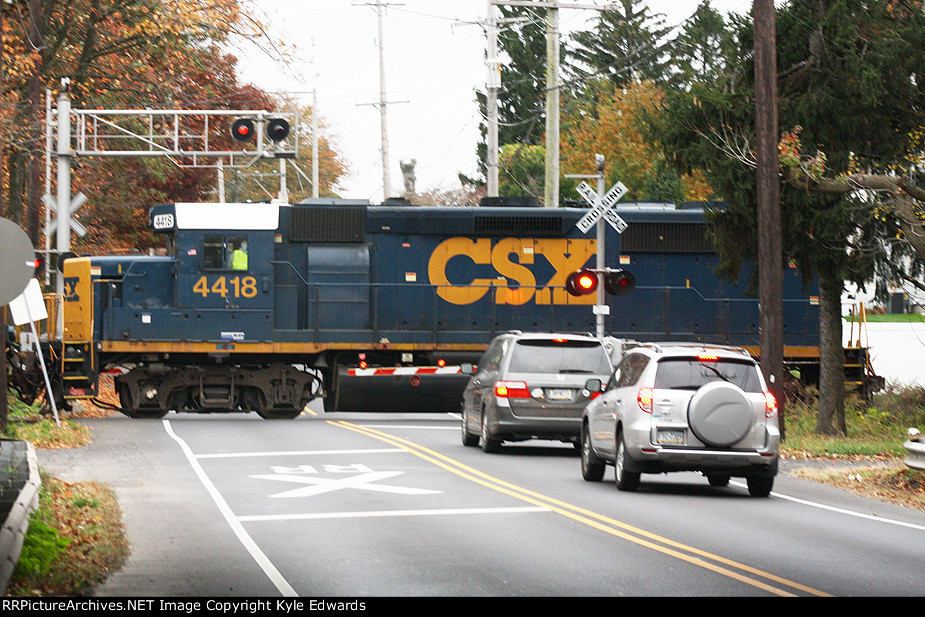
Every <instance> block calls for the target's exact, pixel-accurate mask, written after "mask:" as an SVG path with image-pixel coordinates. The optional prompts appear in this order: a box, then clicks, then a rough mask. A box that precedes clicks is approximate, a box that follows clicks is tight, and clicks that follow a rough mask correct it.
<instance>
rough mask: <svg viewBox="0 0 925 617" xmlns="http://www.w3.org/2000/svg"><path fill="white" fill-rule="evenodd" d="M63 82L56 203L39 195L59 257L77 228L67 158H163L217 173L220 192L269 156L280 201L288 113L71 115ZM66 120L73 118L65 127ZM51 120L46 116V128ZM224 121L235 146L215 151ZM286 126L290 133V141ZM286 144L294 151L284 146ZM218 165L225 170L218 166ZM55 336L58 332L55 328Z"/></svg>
mask: <svg viewBox="0 0 925 617" xmlns="http://www.w3.org/2000/svg"><path fill="white" fill-rule="evenodd" d="M68 81H69V80H68V79H67V78H65V79H62V80H61V93H60V94H59V96H58V109H57V113H56V114H55V121H56V124H57V144H56V147H55V152H54V156H55V157H56V159H57V196H58V197H57V199H56V200H53V199H51V196H50V194H48V195H46V198H47V199H46V204H52V203H53V204H55V206H56V210H57V212H56V218H55V221H54V223H53V224H50V225H49V226H48V227H49V228H50V227H52V226H54V227H55V229H56V232H55V237H56V248H55V252H56V253H57V254H58V255H59V256H60V255H63V254H64V253H66V252H68V251H69V250H70V247H71V232H72V231H73V230H75V229H77V230H78V231H79V230H80V229H81V228H80V226H79V225H76V221H72V220H71V214H72V213H73V211H74V210H76V209H77V207H79V204H78V203H76V201H73V200H72V197H71V159H72V158H75V157H99V158H129V157H131V158H134V157H166V158H168V159H170V160H171V161H173V163H174V164H175V165H176V166H177V167H180V168H184V167H209V168H215V167H218V174H219V193H220V194H221V193H223V184H222V176H223V170H224V168H225V167H230V168H247V167H250V166H251V165H253V164H254V163H256V162H257V161H259V160H262V159H272V158H276V159H280V180H281V183H280V192H279V198H280V199H286V198H288V192H287V189H286V178H285V171H286V167H285V159H287V158H295V157H297V156H298V146H299V134H298V130H299V124H300V123H299V122H297V121H294V120H293V117H294V116H296V114H293V113H271V112H267V111H264V110H246V109H212V110H163V109H129V110H113V109H72V108H71V101H70V98H69V97H68V93H67V86H68ZM72 116H74V118H75V120H76V125H75V126H73V127H72V126H71V117H72ZM51 117H52V116H51V114H48V121H49V122H51ZM229 118H230V119H234V118H237V120H236V121H235V122H234V125H238V126H239V132H238V133H237V134H234V133H232V134H231V135H230V137H231V138H233V139H234V141H235V142H238V144H239V145H238V146H235V147H230V148H229V147H227V146H226V147H224V148H222V147H216V145H215V139H214V135H215V131H214V128H215V122H216V121H217V122H219V123H221V122H223V121H228V119H229ZM210 122H211V125H210ZM186 123H189V124H188V125H187V124H186ZM264 125H266V126H264ZM138 126H146V127H147V130H146V131H145V130H140V131H139V130H138ZM210 126H211V128H212V130H211V131H210ZM290 126H291V127H293V128H294V131H293V135H292V137H290ZM210 138H211V139H212V141H211V142H210ZM287 138H288V139H287ZM267 142H270V143H267ZM290 143H292V144H293V145H294V147H289V144H290ZM46 147H47V148H48V152H47V156H48V157H49V158H51V156H52V152H51V140H50V139H47V140H46ZM225 159H227V161H228V163H227V164H224V163H223V161H224V160H225ZM78 197H79V198H81V197H80V196H78ZM46 237H47V236H46ZM50 253H51V250H49V254H50ZM47 270H51V268H47ZM56 279H57V280H56V290H57V292H58V293H59V294H63V293H64V281H63V280H62V277H61V276H60V274H58V275H57V276H56ZM60 319H61V316H60V314H59V321H60ZM59 326H61V324H60V323H59ZM58 331H59V332H60V331H63V329H62V328H60V327H59V330H58Z"/></svg>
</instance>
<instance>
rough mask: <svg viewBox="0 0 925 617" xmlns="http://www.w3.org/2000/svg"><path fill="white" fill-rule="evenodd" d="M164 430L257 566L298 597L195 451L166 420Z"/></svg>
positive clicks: (281, 590)
mask: <svg viewBox="0 0 925 617" xmlns="http://www.w3.org/2000/svg"><path fill="white" fill-rule="evenodd" d="M163 422H164V429H165V430H166V431H167V434H168V435H170V437H171V438H172V439H173V440H174V441H176V442H177V443H178V444H180V448H181V449H182V450H183V453H184V454H185V455H186V458H187V460H188V461H189V464H190V466H191V467H192V468H193V471H195V472H196V475H197V476H198V477H199V481H200V482H202V485H203V486H204V487H205V488H206V491H208V493H209V495H211V496H212V500H213V501H214V502H215V505H217V506H218V509H219V511H220V512H221V513H222V516H224V517H225V520H226V521H228V525H229V526H230V527H231V530H232V531H233V532H234V534H235V535H236V536H237V537H238V540H240V541H241V544H242V545H244V548H245V550H247V552H248V553H250V555H251V557H253V558H254V561H256V562H257V565H258V566H260V568H261V569H262V570H263V571H264V572H265V573H266V575H267V577H269V579H270V581H271V582H272V583H273V584H274V585H275V586H276V588H277V589H278V590H279V592H280V593H281V594H283V595H284V596H288V597H297V596H298V595H299V594H297V593H296V591H295V589H293V588H292V586H291V585H290V584H289V583H288V582H287V581H286V579H285V578H283V575H282V574H280V572H279V570H277V569H276V566H274V565H273V564H272V563H271V562H270V560H269V559H268V558H267V556H266V555H264V554H263V551H261V550H260V548H259V547H258V546H257V543H256V542H254V540H253V538H251V537H250V534H248V533H247V531H245V530H244V527H243V526H242V525H241V523H240V522H238V520H237V519H236V518H235V516H234V514H233V513H232V511H231V508H230V507H228V504H227V503H226V502H225V500H224V499H223V498H222V496H221V494H220V493H219V492H218V489H216V488H215V485H214V484H212V482H211V481H210V480H209V478H208V476H206V473H205V471H204V470H203V469H202V466H201V465H200V464H199V461H197V460H196V457H195V456H194V455H193V451H192V450H191V449H190V447H189V446H188V445H187V444H186V442H185V441H183V440H182V439H181V438H180V437H179V436H178V435H177V434H176V433H174V432H173V428H172V427H171V426H170V421H169V420H164V421H163Z"/></svg>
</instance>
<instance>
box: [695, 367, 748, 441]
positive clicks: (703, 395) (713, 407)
mask: <svg viewBox="0 0 925 617" xmlns="http://www.w3.org/2000/svg"><path fill="white" fill-rule="evenodd" d="M753 415H754V412H753V411H752V406H751V403H749V401H748V398H747V397H746V396H745V393H744V392H743V391H742V390H741V389H740V388H739V387H738V386H736V385H734V384H731V383H727V382H725V381H714V382H711V383H708V384H706V385H704V386H702V387H701V388H700V389H699V390H697V392H696V393H695V394H694V396H693V397H692V398H691V402H690V405H689V406H688V409H687V423H688V425H689V426H690V427H691V431H693V433H694V435H696V436H697V439H699V440H700V441H702V442H703V443H705V444H707V445H710V446H718V447H726V446H731V445H732V444H734V443H736V442H737V441H739V440H741V439H742V438H743V437H745V435H747V434H748V431H749V429H750V428H751V426H752V420H753Z"/></svg>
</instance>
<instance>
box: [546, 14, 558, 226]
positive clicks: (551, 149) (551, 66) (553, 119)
mask: <svg viewBox="0 0 925 617" xmlns="http://www.w3.org/2000/svg"><path fill="white" fill-rule="evenodd" d="M544 188H545V190H544V199H543V204H544V205H545V206H546V207H547V208H558V207H559V8H558V4H554V5H552V6H550V7H549V8H547V9H546V184H545V185H544Z"/></svg>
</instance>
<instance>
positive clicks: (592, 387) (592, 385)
mask: <svg viewBox="0 0 925 617" xmlns="http://www.w3.org/2000/svg"><path fill="white" fill-rule="evenodd" d="M585 390H587V391H588V392H591V393H595V394H600V393H601V392H603V391H604V382H602V381H601V380H600V379H598V378H597V377H595V378H594V379H589V380H588V381H586V382H585Z"/></svg>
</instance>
